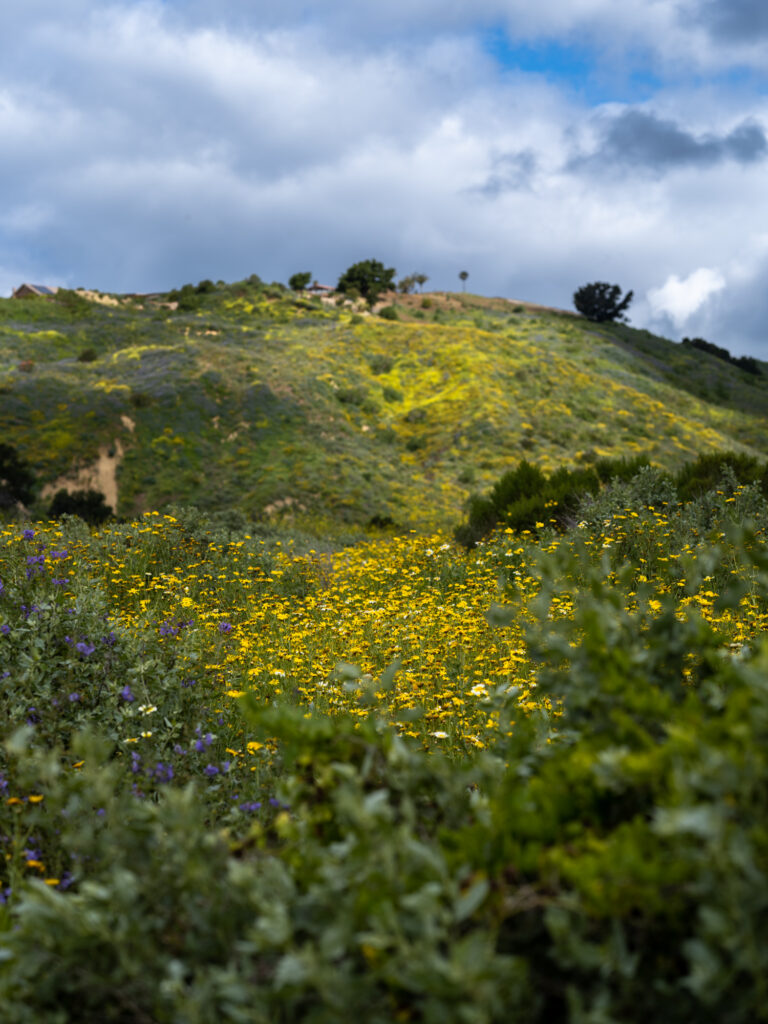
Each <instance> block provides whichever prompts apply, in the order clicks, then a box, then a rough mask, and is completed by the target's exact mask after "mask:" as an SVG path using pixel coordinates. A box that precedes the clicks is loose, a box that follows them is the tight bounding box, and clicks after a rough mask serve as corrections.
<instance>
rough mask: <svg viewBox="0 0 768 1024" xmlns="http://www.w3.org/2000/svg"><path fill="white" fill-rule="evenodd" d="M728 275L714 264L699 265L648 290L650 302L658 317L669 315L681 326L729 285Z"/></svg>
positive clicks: (674, 275) (676, 324) (677, 325)
mask: <svg viewBox="0 0 768 1024" xmlns="http://www.w3.org/2000/svg"><path fill="white" fill-rule="evenodd" d="M725 284H726V282H725V277H724V276H723V275H722V274H721V273H720V271H719V270H716V269H714V268H712V267H699V269H698V270H694V271H693V272H692V273H690V274H689V275H688V277H685V278H680V277H678V276H677V274H670V276H669V277H668V278H667V280H666V281H665V282H664V284H663V285H662V286H661V287H660V288H651V289H649V291H648V295H647V297H648V302H649V303H650V306H651V310H652V311H653V313H654V315H656V316H663V315H665V314H666V315H668V316H670V317H671V318H672V320H673V321H674V323H675V326H676V327H678V328H680V327H682V326H683V324H685V322H686V321H687V320H689V319H690V317H691V316H692V315H693V314H694V313H697V312H698V311H699V310H700V309H701V307H702V306H703V305H704V303H705V302H707V301H708V300H709V299H710V298H711V297H712V296H713V295H715V294H716V293H717V292H719V291H722V290H723V288H725Z"/></svg>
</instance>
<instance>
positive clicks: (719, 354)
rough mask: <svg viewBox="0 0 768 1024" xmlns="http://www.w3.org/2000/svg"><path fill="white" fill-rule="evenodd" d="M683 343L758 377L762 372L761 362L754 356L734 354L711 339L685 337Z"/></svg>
mask: <svg viewBox="0 0 768 1024" xmlns="http://www.w3.org/2000/svg"><path fill="white" fill-rule="evenodd" d="M682 343H683V345H687V346H689V347H690V348H697V349H698V350H699V351H700V352H707V353H708V354H709V355H711V356H715V357H716V358H717V359H722V360H724V361H725V362H726V363H730V364H731V365H732V366H738V367H739V369H741V370H745V371H746V372H747V373H751V374H753V375H754V376H756V377H759V376H760V374H761V373H762V370H761V369H760V364H759V363H758V361H757V360H756V359H754V358H753V357H752V356H732V355H731V353H730V352H729V351H728V349H727V348H722V347H721V346H720V345H715V344H713V343H712V342H711V341H705V340H704V338H683V342H682Z"/></svg>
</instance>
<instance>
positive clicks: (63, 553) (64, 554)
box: [51, 551, 68, 558]
mask: <svg viewBox="0 0 768 1024" xmlns="http://www.w3.org/2000/svg"><path fill="white" fill-rule="evenodd" d="M67 555H68V552H67V551H51V558H66V557H67Z"/></svg>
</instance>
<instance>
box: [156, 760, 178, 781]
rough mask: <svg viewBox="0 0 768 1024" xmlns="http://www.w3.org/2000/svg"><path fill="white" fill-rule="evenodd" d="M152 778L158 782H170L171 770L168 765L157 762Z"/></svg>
mask: <svg viewBox="0 0 768 1024" xmlns="http://www.w3.org/2000/svg"><path fill="white" fill-rule="evenodd" d="M152 777H153V778H154V779H156V780H157V781H158V782H170V781H171V779H172V778H173V768H172V767H171V766H170V765H169V764H163V762H162V761H158V762H157V766H156V767H155V769H154V771H153V772H152Z"/></svg>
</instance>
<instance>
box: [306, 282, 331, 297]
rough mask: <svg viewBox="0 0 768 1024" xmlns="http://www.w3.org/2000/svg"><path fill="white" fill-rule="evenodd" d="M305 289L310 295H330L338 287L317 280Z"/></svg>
mask: <svg viewBox="0 0 768 1024" xmlns="http://www.w3.org/2000/svg"><path fill="white" fill-rule="evenodd" d="M304 291H305V292H306V293H307V294H308V295H330V294H331V292H335V291H336V289H335V288H333V287H332V286H331V285H329V284H318V283H317V281H313V282H312V284H311V285H310V286H309V287H308V288H305V289H304Z"/></svg>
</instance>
